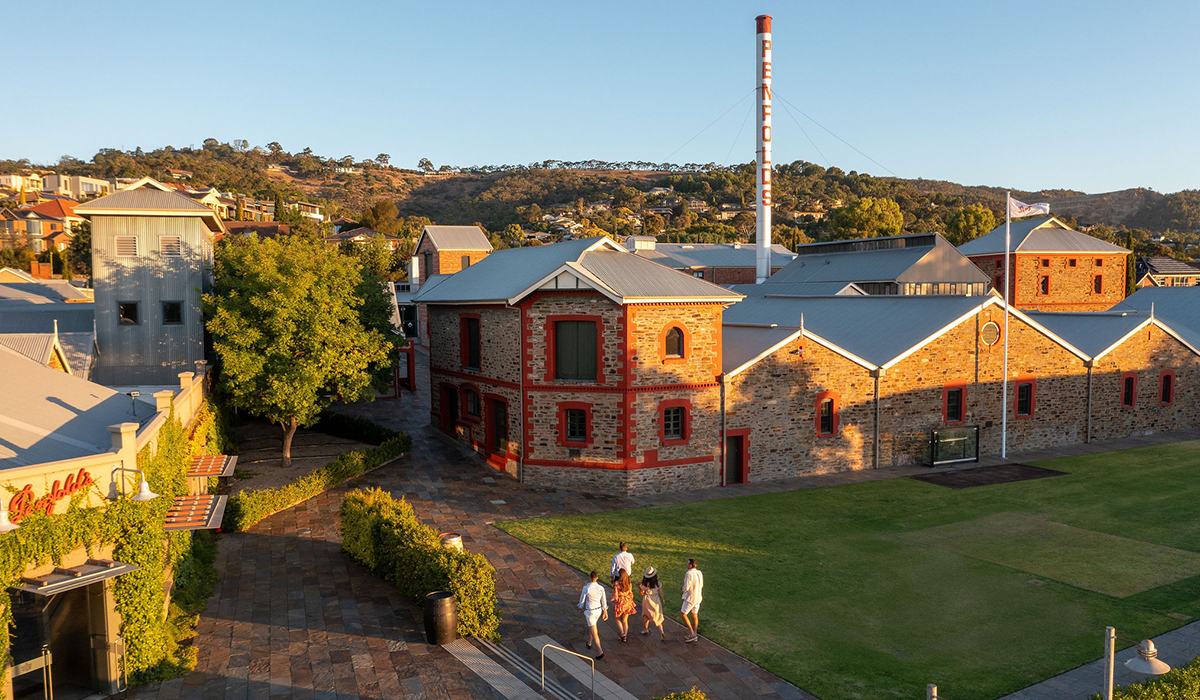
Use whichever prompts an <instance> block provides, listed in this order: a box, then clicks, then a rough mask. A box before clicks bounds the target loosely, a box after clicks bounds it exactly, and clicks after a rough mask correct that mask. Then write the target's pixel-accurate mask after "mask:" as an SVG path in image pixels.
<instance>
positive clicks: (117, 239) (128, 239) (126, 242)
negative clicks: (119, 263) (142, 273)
mask: <svg viewBox="0 0 1200 700" xmlns="http://www.w3.org/2000/svg"><path fill="white" fill-rule="evenodd" d="M113 243H114V248H115V249H116V253H117V257H118V258H136V257H137V256H138V239H137V236H114V237H113Z"/></svg>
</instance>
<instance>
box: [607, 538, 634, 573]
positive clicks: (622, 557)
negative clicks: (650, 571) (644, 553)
mask: <svg viewBox="0 0 1200 700" xmlns="http://www.w3.org/2000/svg"><path fill="white" fill-rule="evenodd" d="M620 550H621V551H619V552H617V553H616V554H614V555H613V558H612V566H610V567H609V572H608V573H609V575H610V576H612V580H613V583H616V582H617V579H618V578H620V576H621V569H625V573H627V574H629V578H633V555H632V554H630V553H629V545H627V544H625V543H624V542H622V543H621V545H620Z"/></svg>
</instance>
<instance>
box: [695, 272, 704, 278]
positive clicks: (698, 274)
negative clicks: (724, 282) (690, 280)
mask: <svg viewBox="0 0 1200 700" xmlns="http://www.w3.org/2000/svg"><path fill="white" fill-rule="evenodd" d="M692 277H699V278H700V279H704V270H696V271H695V272H693V273H692Z"/></svg>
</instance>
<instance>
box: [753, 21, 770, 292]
mask: <svg viewBox="0 0 1200 700" xmlns="http://www.w3.org/2000/svg"><path fill="white" fill-rule="evenodd" d="M754 22H755V24H756V25H757V31H756V36H755V42H754V48H755V55H756V59H755V60H756V63H757V66H758V81H759V85H758V105H757V107H758V116H757V118H756V119H755V121H756V122H758V136H757V139H758V152H757V154H756V156H757V166H758V167H757V174H756V176H755V177H756V179H757V181H758V192H757V195H758V202H757V205H756V206H755V214H756V215H757V216H756V219H755V222H756V229H755V235H754V240H755V242H756V246H755V248H756V250H755V252H756V255H755V262H756V265H755V267H756V269H755V279H754V281H755V283H756V284H762V283H763V282H765V281H766V279H767V278H768V277H770V276H771V16H770V15H759V16H758V17H755V18H754Z"/></svg>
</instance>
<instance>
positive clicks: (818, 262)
mask: <svg viewBox="0 0 1200 700" xmlns="http://www.w3.org/2000/svg"><path fill="white" fill-rule="evenodd" d="M842 248H850V249H849V250H843V249H842ZM796 252H797V254H798V255H797V257H796V259H795V260H793V261H792V262H790V263H789V264H788V265H787V267H784V268H783V269H782V270H780V271H779V272H776V273H775V274H773V275H771V277H770V278H768V279H767V281H765V282H763V284H764V285H769V284H783V283H789V284H795V283H807V282H897V283H899V284H934V283H954V284H962V283H967V284H978V283H984V284H986V283H987V282H988V281H989V279H988V276H987V275H985V274H984V273H983V272H982V271H981V270H980V269H979V268H978V267H977V266H976V265H975V264H974V263H972V262H971V261H970V260H968V259H967V258H966V257H965V256H963V255H962V254H961V253H960V252H959V251H957V250H955V248H954V246H952V245H950V242H949V241H947V240H946V239H945V238H943V237H942V236H941V235H939V234H936V233H930V234H914V235H910V236H890V237H887V238H878V239H864V240H859V241H836V242H832V243H817V244H810V245H806V246H797V247H796Z"/></svg>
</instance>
